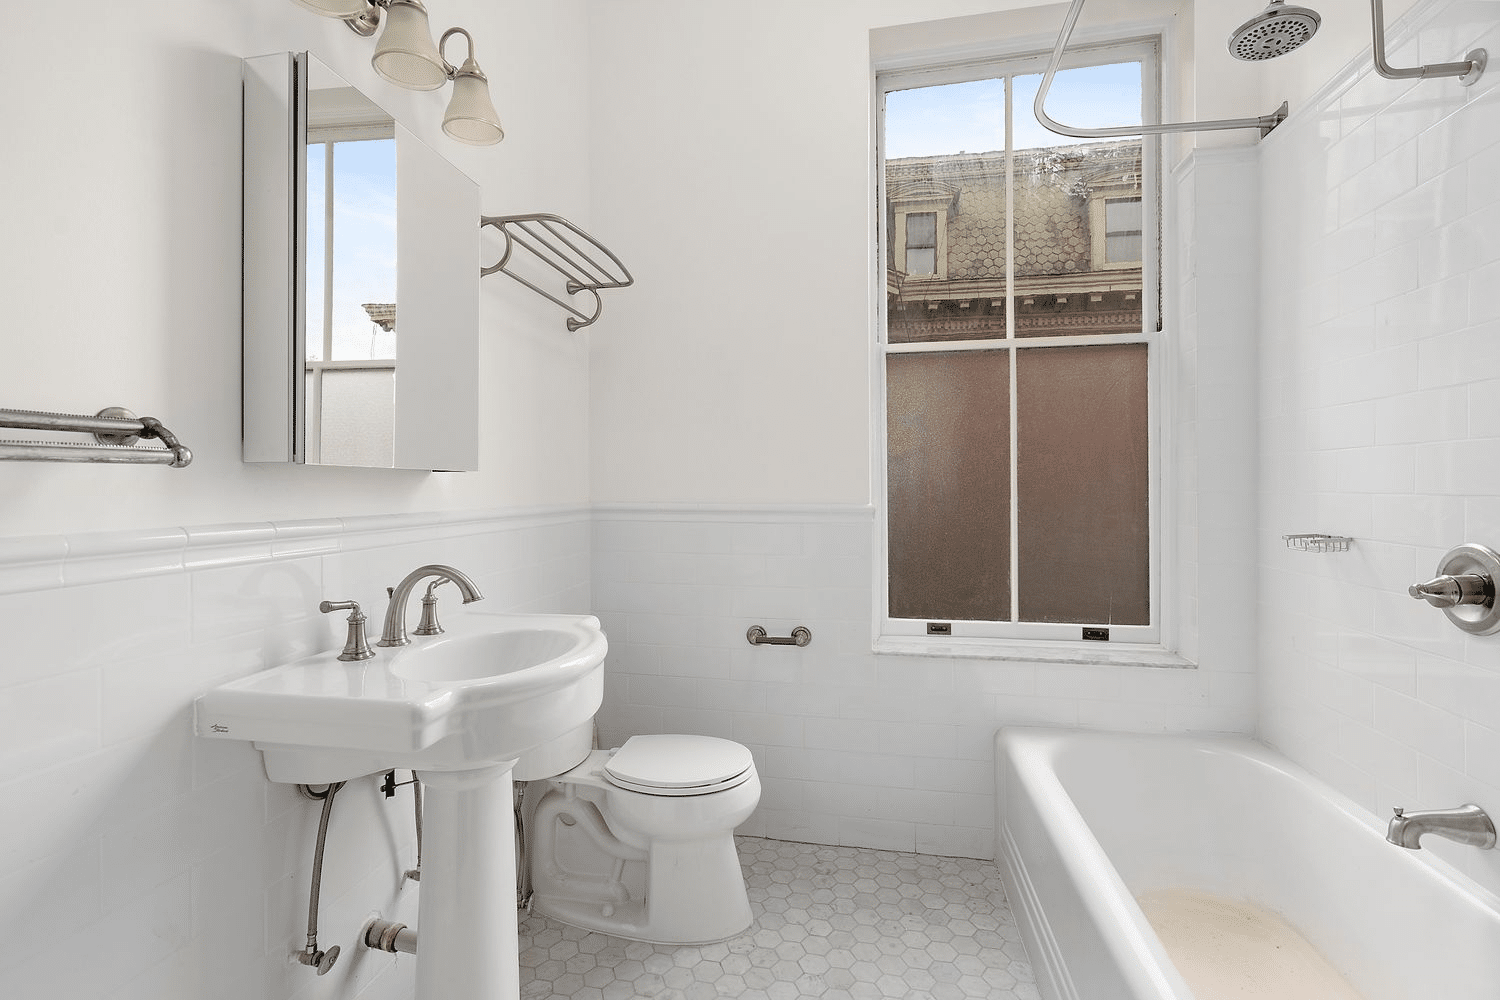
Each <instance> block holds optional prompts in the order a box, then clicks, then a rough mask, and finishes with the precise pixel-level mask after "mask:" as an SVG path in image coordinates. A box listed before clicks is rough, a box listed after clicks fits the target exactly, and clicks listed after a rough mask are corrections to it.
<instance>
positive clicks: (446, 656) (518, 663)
mask: <svg viewBox="0 0 1500 1000" xmlns="http://www.w3.org/2000/svg"><path fill="white" fill-rule="evenodd" d="M418 641H420V640H418ZM577 643H578V637H577V636H576V635H575V634H574V633H573V632H572V631H567V630H563V629H557V628H507V629H503V630H501V631H498V632H479V633H476V634H473V635H461V636H451V635H444V636H442V637H441V638H437V639H433V640H429V641H426V642H422V644H421V645H420V646H417V647H416V648H411V647H408V648H407V649H406V650H405V655H401V656H397V657H395V658H393V659H392V660H391V673H393V674H395V675H396V676H397V677H404V678H406V679H407V680H413V681H430V682H433V683H448V682H456V683H464V682H468V681H476V680H481V679H483V678H485V677H493V676H495V675H497V674H512V673H515V672H516V671H518V670H525V669H528V668H530V667H534V666H537V665H539V664H548V663H553V662H554V661H557V660H560V659H563V658H565V657H566V656H567V654H568V653H569V651H570V650H572V649H573V648H574V646H576V645H577Z"/></svg>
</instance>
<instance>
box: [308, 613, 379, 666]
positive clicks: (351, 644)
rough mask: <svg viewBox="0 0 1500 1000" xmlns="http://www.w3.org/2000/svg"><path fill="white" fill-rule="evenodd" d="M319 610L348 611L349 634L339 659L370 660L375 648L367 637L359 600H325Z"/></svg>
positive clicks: (349, 660) (347, 660) (350, 660)
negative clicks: (371, 646)
mask: <svg viewBox="0 0 1500 1000" xmlns="http://www.w3.org/2000/svg"><path fill="white" fill-rule="evenodd" d="M318 610H319V611H321V612H323V613H324V614H325V615H326V614H328V612H330V611H348V612H350V615H349V634H348V636H347V637H346V638H345V639H344V650H343V652H341V653H339V657H338V658H339V659H340V660H343V661H344V662H346V663H348V662H353V661H355V660H368V659H370V658H371V657H372V656H374V655H375V650H373V649H371V648H370V643H369V642H368V641H367V640H366V639H365V621H366V619H365V614H364V612H363V611H361V610H359V602H358V601H323V602H322V603H321V604H319V605H318Z"/></svg>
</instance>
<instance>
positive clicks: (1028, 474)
mask: <svg viewBox="0 0 1500 1000" xmlns="http://www.w3.org/2000/svg"><path fill="white" fill-rule="evenodd" d="M1070 58H1071V60H1072V61H1070V62H1069V63H1066V64H1065V66H1066V68H1065V69H1063V70H1062V71H1060V72H1059V73H1058V75H1057V77H1056V80H1055V82H1054V85H1053V88H1052V91H1051V96H1050V97H1049V110H1051V111H1053V113H1055V114H1056V115H1057V117H1058V118H1059V119H1062V120H1066V121H1069V123H1070V124H1078V125H1083V126H1088V125H1101V126H1103V125H1124V124H1131V123H1133V122H1140V121H1143V120H1158V119H1157V118H1156V117H1155V116H1156V114H1157V111H1156V106H1157V98H1156V94H1157V86H1156V80H1155V78H1156V73H1157V59H1156V46H1155V43H1154V42H1137V43H1129V44H1121V45H1114V46H1104V47H1098V48H1094V49H1091V50H1086V51H1081V52H1080V54H1077V55H1074V54H1072V53H1070ZM1045 61H1046V60H1045V56H1042V55H1037V56H1026V57H1018V58H1015V59H1008V60H998V61H995V62H991V63H987V64H984V65H982V66H977V65H973V64H970V65H965V66H962V67H950V68H936V69H930V70H917V71H913V70H903V71H901V72H899V73H890V74H882V75H881V77H880V91H881V97H882V102H883V103H882V121H881V125H882V129H881V162H880V166H881V168H882V174H881V179H882V185H883V198H884V219H883V225H882V234H883V241H884V243H883V246H884V249H883V251H882V253H883V259H884V266H885V267H886V268H887V278H886V288H887V301H886V309H885V314H884V323H883V331H882V332H883V337H882V340H883V354H884V380H883V381H884V385H883V389H884V402H885V406H884V430H885V468H884V472H885V486H886V490H885V503H884V506H885V521H886V547H885V573H884V579H883V580H882V581H881V586H882V587H883V588H884V594H883V603H884V606H885V608H886V615H885V620H884V625H883V629H882V632H883V634H885V635H888V636H902V635H908V636H916V635H925V634H928V633H929V631H930V630H929V624H930V623H932V624H935V625H936V626H937V631H938V634H943V635H945V636H948V635H951V636H960V637H962V636H970V637H996V638H1024V639H1057V640H1081V639H1083V638H1085V637H1086V636H1085V634H1084V633H1085V632H1088V633H1090V635H1089V636H1088V637H1099V636H1102V635H1103V634H1104V630H1107V631H1108V637H1109V639H1110V640H1111V641H1121V640H1124V641H1134V642H1156V641H1158V640H1159V637H1160V623H1159V614H1158V612H1157V608H1158V607H1159V604H1160V601H1159V597H1158V590H1159V584H1158V572H1157V564H1158V559H1157V545H1156V537H1157V535H1158V534H1159V532H1158V530H1157V527H1156V524H1155V517H1156V507H1157V503H1158V497H1157V493H1158V490H1157V486H1156V466H1157V458H1156V456H1157V453H1158V444H1157V429H1156V419H1155V412H1156V404H1155V394H1156V393H1155V385H1156V373H1155V368H1156V350H1157V348H1156V341H1157V331H1158V328H1159V323H1158V315H1157V313H1158V308H1157V303H1158V300H1159V297H1158V294H1157V287H1156V286H1157V266H1156V257H1157V251H1156V246H1157V241H1158V238H1159V234H1158V231H1157V230H1158V227H1157V225H1156V223H1155V221H1154V220H1155V218H1156V215H1157V213H1156V206H1157V203H1158V198H1159V190H1158V188H1159V184H1158V182H1157V180H1156V177H1157V173H1158V166H1157V162H1158V160H1157V154H1156V150H1155V146H1156V143H1155V141H1154V140H1153V141H1149V142H1145V143H1143V142H1142V140H1141V139H1139V138H1126V139H1109V140H1077V139H1069V138H1066V137H1064V136H1060V135H1056V134H1054V133H1051V132H1046V131H1045V130H1043V129H1042V128H1041V126H1040V125H1039V123H1037V121H1036V118H1035V115H1034V114H1033V112H1032V108H1031V101H1032V98H1033V96H1034V95H1035V93H1036V91H1037V89H1038V86H1039V84H1040V73H1041V70H1042V69H1043V68H1044V67H1045ZM1143 116H1147V117H1143ZM1090 119H1092V120H1090ZM939 193H940V194H941V197H942V198H943V204H944V205H945V208H944V210H942V211H934V212H927V211H917V209H919V208H922V209H925V208H928V207H929V206H928V205H923V204H920V201H919V199H921V198H929V199H931V198H934V197H936V196H937V195H938V194H939ZM922 276H929V277H925V278H924V277H922ZM914 278H918V279H920V280H911V279H914ZM944 629H947V631H943V630H944Z"/></svg>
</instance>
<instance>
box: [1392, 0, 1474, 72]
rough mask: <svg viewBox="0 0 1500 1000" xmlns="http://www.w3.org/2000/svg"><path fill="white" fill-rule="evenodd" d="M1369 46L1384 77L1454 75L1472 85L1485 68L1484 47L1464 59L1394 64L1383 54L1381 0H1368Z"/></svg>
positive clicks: (1472, 51)
mask: <svg viewBox="0 0 1500 1000" xmlns="http://www.w3.org/2000/svg"><path fill="white" fill-rule="evenodd" d="M1370 35H1371V46H1372V48H1373V50H1374V53H1375V72H1377V73H1379V74H1380V75H1381V76H1383V77H1385V78H1386V79H1387V80H1430V79H1433V78H1434V77H1444V76H1456V77H1458V82H1459V83H1461V84H1462V85H1464V86H1465V87H1472V86H1473V85H1474V84H1475V83H1476V82H1477V81H1478V80H1479V75H1480V74H1481V73H1483V72H1484V66H1485V63H1487V62H1488V61H1489V53H1488V52H1486V51H1485V50H1484V49H1472V50H1470V51H1469V53H1468V54H1467V55H1466V57H1465V58H1464V61H1463V62H1448V63H1431V64H1429V65H1426V66H1413V67H1410V68H1399V69H1398V68H1397V67H1394V66H1392V65H1391V64H1390V63H1389V62H1387V61H1386V58H1385V4H1384V3H1383V2H1382V0H1370Z"/></svg>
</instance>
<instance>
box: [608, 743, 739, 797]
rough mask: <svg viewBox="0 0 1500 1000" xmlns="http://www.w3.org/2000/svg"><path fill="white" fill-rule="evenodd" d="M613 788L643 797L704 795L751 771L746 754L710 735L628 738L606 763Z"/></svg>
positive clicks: (730, 786)
mask: <svg viewBox="0 0 1500 1000" xmlns="http://www.w3.org/2000/svg"><path fill="white" fill-rule="evenodd" d="M603 770H604V777H605V779H606V780H607V781H608V782H609V783H610V784H612V785H617V786H619V787H620V788H624V789H626V790H628V791H632V792H641V793H644V794H646V795H707V794H709V793H710V792H718V791H723V790H725V789H728V788H734V787H735V786H736V785H741V784H744V783H745V782H746V781H748V780H749V779H750V777H751V776H752V775H753V774H754V773H755V760H754V758H753V757H752V756H751V754H750V751H749V750H748V749H746V748H745V747H743V746H741V745H740V744H738V743H734V742H732V741H730V740H721V739H719V738H717V737H714V736H680V735H662V734H658V735H652V736H632V737H631V738H630V739H628V740H626V741H625V745H624V746H622V747H620V748H619V749H618V750H616V751H615V752H614V753H613V754H612V755H611V756H610V758H609V760H608V761H607V762H606V763H605V765H604V769H603Z"/></svg>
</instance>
